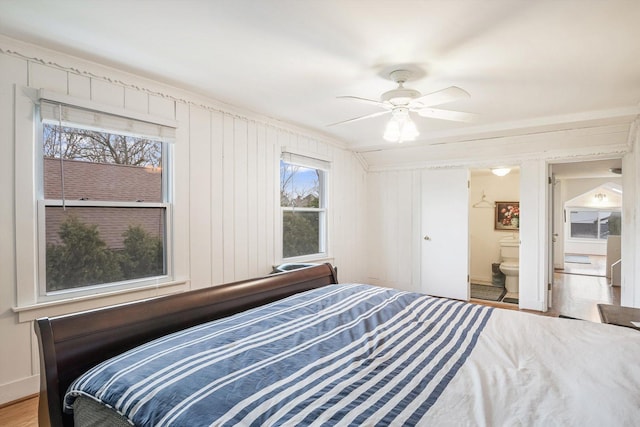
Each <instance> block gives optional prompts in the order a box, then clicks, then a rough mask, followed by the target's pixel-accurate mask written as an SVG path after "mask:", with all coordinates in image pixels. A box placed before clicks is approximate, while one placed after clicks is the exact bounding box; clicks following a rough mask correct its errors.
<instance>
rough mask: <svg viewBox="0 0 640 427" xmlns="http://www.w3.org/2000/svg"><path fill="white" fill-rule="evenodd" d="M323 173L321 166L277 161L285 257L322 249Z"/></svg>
mask: <svg viewBox="0 0 640 427" xmlns="http://www.w3.org/2000/svg"><path fill="white" fill-rule="evenodd" d="M325 174H326V172H325V171H323V170H321V169H314V168H312V167H306V166H301V165H297V164H292V163H287V162H285V161H284V160H281V161H280V206H281V208H282V252H283V254H282V256H283V258H285V259H286V258H295V257H301V256H305V255H312V254H320V253H324V252H325V221H326V219H325V218H326V206H325V195H324V192H325V189H324V187H325V185H324V183H325Z"/></svg>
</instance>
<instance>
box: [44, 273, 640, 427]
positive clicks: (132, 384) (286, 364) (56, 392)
mask: <svg viewBox="0 0 640 427" xmlns="http://www.w3.org/2000/svg"><path fill="white" fill-rule="evenodd" d="M35 328H36V333H37V336H38V340H39V345H40V352H41V365H42V370H41V394H40V405H39V422H40V425H54V426H71V425H76V426H84V425H99V424H100V423H102V424H103V425H111V426H114V425H115V426H118V425H122V426H126V425H132V424H133V425H154V426H161V425H171V426H199V425H581V426H584V425H634V424H636V423H637V422H638V419H639V418H638V417H639V416H640V393H639V392H638V390H640V364H639V363H638V355H640V334H639V332H638V331H635V330H633V329H631V328H623V327H617V326H612V325H604V324H597V323H591V322H586V321H580V320H573V319H558V318H550V317H544V316H539V315H534V314H528V313H521V312H516V311H510V310H502V309H497V308H492V307H486V306H482V305H475V304H469V303H466V302H461V301H455V300H448V299H443V298H434V297H430V296H426V295H421V294H416V293H411V292H405V291H400V290H394V289H389V288H382V287H377V286H371V285H366V284H338V281H337V278H336V273H335V270H334V268H333V267H332V266H331V265H329V264H323V265H318V266H313V267H308V268H303V269H299V270H294V271H290V272H286V273H279V274H273V275H270V276H267V277H263V278H258V279H253V280H248V281H243V282H236V283H231V284H227V285H222V286H217V287H212V288H207V289H202V290H196V291H190V292H185V293H181V294H176V295H170V296H165V297H159V298H154V299H150V300H145V301H139V302H135V303H131V304H125V305H119V306H115V307H110V308H105V309H100V310H94V311H89V312H84V313H78V314H73V315H68V316H60V317H56V318H42V319H38V320H37V321H36V325H35Z"/></svg>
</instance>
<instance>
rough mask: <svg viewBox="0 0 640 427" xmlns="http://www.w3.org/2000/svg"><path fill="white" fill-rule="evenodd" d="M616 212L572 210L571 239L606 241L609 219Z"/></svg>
mask: <svg viewBox="0 0 640 427" xmlns="http://www.w3.org/2000/svg"><path fill="white" fill-rule="evenodd" d="M615 214H616V212H611V211H601V210H572V211H571V215H570V217H571V237H572V238H574V239H606V238H607V237H608V236H609V219H610V218H611V216H612V215H615Z"/></svg>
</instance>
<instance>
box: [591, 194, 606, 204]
mask: <svg viewBox="0 0 640 427" xmlns="http://www.w3.org/2000/svg"><path fill="white" fill-rule="evenodd" d="M593 198H594V199H596V202H598V203H604V202H606V201H607V195H606V194H604V193H596V194H595V195H594V196H593Z"/></svg>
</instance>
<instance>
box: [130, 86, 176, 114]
mask: <svg viewBox="0 0 640 427" xmlns="http://www.w3.org/2000/svg"><path fill="white" fill-rule="evenodd" d="M124 108H125V109H127V110H129V111H136V112H138V113H144V114H149V95H147V93H146V92H143V91H141V90H135V89H131V88H128V87H125V88H124ZM171 118H173V117H171Z"/></svg>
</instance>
